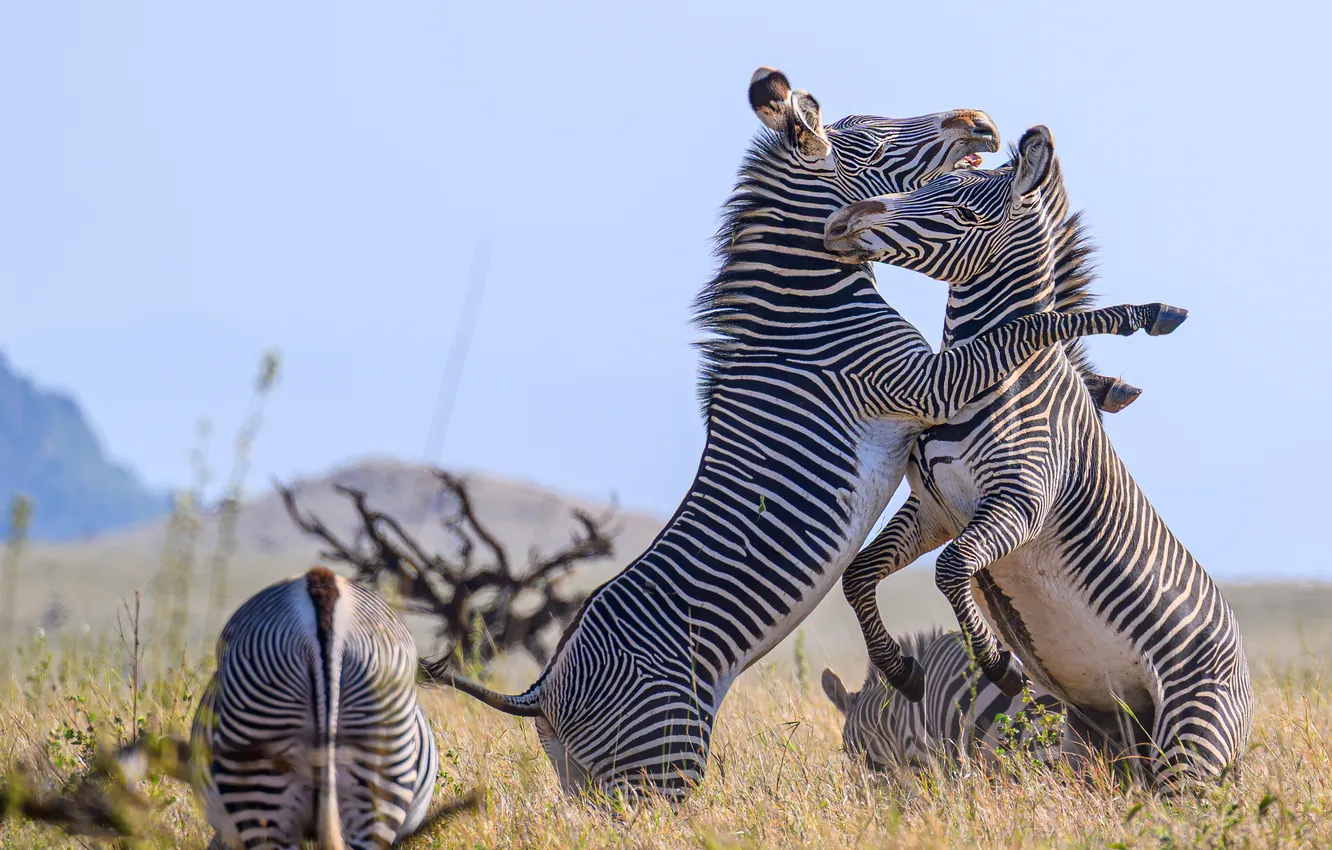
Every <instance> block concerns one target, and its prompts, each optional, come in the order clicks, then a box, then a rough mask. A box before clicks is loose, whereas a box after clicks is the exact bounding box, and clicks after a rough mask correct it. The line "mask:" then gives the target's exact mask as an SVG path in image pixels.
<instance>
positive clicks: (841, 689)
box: [823, 667, 851, 714]
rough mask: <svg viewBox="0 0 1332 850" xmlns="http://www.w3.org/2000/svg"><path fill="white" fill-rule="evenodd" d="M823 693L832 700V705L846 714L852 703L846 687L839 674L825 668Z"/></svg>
mask: <svg viewBox="0 0 1332 850" xmlns="http://www.w3.org/2000/svg"><path fill="white" fill-rule="evenodd" d="M823 692H824V693H825V694H827V695H828V699H830V700H832V704H833V705H835V706H837V710H838V711H840V712H842V713H843V714H846V711H847V707H848V706H849V705H850V703H851V701H850V700H849V699H848V698H847V695H846V686H845V685H843V684H842V680H841V679H839V678H838V677H837V674H836V673H834V672H833V671H832V670H829V669H828V668H827V667H824V668H823Z"/></svg>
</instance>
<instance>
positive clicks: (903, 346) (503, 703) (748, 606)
mask: <svg viewBox="0 0 1332 850" xmlns="http://www.w3.org/2000/svg"><path fill="white" fill-rule="evenodd" d="M749 99H750V104H751V105H752V107H753V108H754V111H755V112H756V113H757V114H758V116H759V118H760V120H761V121H762V122H763V123H764V124H765V125H766V126H767V127H768V128H769V130H770V131H771V132H768V133H764V134H763V135H762V136H761V137H760V138H759V139H758V140H757V141H756V143H755V144H754V146H753V147H752V149H751V150H750V153H749V155H748V156H747V157H746V159H745V162H744V165H743V167H742V168H741V173H740V178H739V184H738V186H737V188H736V190H735V194H734V195H733V196H732V198H731V200H730V201H729V203H728V204H727V207H726V211H725V220H724V223H723V225H722V227H721V230H720V232H719V234H718V253H719V254H720V256H721V268H720V270H719V271H718V273H717V275H716V277H715V278H714V279H713V280H712V282H711V283H710V284H709V285H708V286H707V287H706V288H705V289H704V291H703V293H702V295H700V297H699V298H698V301H697V307H698V315H699V322H700V324H701V325H702V326H703V327H704V328H705V329H707V330H709V331H711V332H712V333H714V334H716V336H717V338H716V339H714V340H712V341H710V342H707V343H705V344H704V363H705V365H704V370H703V376H702V393H701V394H702V397H703V405H704V412H705V417H706V423H707V441H706V445H705V447H704V451H703V456H702V458H701V460H700V463H699V468H698V471H697V473H696V476H695V478H694V481H693V483H692V485H691V486H690V489H689V492H688V494H687V495H686V496H685V498H684V501H683V502H682V503H681V505H680V506H679V507H678V508H677V509H676V512H675V514H674V515H673V516H672V517H671V519H670V520H669V522H668V523H667V525H666V527H665V528H664V529H663V530H662V532H661V533H660V534H659V535H658V536H657V538H656V540H655V541H653V543H652V544H651V547H650V548H649V549H648V550H647V551H646V552H645V553H643V554H642V555H641V556H639V558H638V559H637V560H635V561H634V562H633V563H632V564H630V565H629V566H628V567H627V568H626V569H625V570H624V571H623V572H621V573H620V574H619V575H617V576H616V577H615V578H613V579H612V580H611V581H609V582H607V583H606V584H604V585H602V586H601V587H600V588H599V589H598V590H597V591H596V592H595V593H594V594H592V595H591V596H590V597H589V598H588V600H587V601H586V602H585V603H584V605H583V607H582V609H581V610H580V612H579V614H578V616H577V617H576V618H575V620H574V621H573V622H572V623H571V624H570V625H569V627H568V628H567V629H566V630H565V632H564V635H563V636H562V638H561V640H560V642H559V644H558V645H557V647H556V649H555V653H554V656H553V657H552V659H551V660H550V662H549V663H548V664H547V665H546V667H545V669H544V670H542V672H541V674H540V676H539V677H538V678H537V680H536V682H535V683H534V684H533V685H532V686H531V687H530V688H529V689H528V690H527V691H526V692H525V693H523V694H520V695H516V696H511V695H505V694H498V693H495V692H494V691H491V690H489V689H487V688H484V687H482V686H480V685H478V684H476V683H474V682H469V681H465V680H463V679H461V678H456V677H454V676H453V675H452V674H451V673H450V672H449V671H448V659H442V660H440V661H438V662H435V663H434V664H429V665H426V668H425V673H426V675H427V677H434V678H435V679H437V680H440V681H444V682H446V683H449V684H452V685H453V686H454V687H457V688H459V689H460V690H463V691H464V692H466V693H468V694H471V695H472V696H474V697H476V698H478V699H480V700H482V701H484V702H485V703H486V704H488V705H490V706H492V707H494V708H497V709H499V710H501V711H504V712H507V713H509V714H514V715H518V716H525V717H533V718H535V719H536V728H537V734H538V737H539V738H540V740H541V743H542V746H543V747H544V749H545V751H546V753H547V755H548V756H549V758H550V760H551V762H552V763H553V764H554V766H555V769H556V771H557V773H558V774H559V778H560V783H561V786H562V788H563V789H564V790H565V791H566V792H577V791H580V790H583V789H584V788H586V787H587V786H588V785H592V786H595V787H596V788H597V789H599V790H601V791H604V792H606V793H610V794H617V793H620V792H623V793H625V794H626V795H627V796H630V797H634V796H638V794H639V793H640V792H643V791H652V792H659V793H661V794H664V795H666V796H668V797H670V798H672V799H675V800H679V799H682V798H683V797H684V796H685V795H686V794H687V793H688V792H689V789H690V788H691V787H692V786H693V785H694V784H695V783H697V782H698V781H699V780H700V779H701V778H702V777H703V775H704V771H705V767H706V762H707V753H708V746H709V742H710V739H711V736H712V730H713V720H714V718H715V717H716V713H717V711H718V709H719V708H720V706H721V702H722V700H723V698H724V697H725V695H726V693H727V690H728V689H729V688H730V686H731V684H732V683H733V682H734V681H735V679H736V677H737V676H739V675H740V673H741V672H742V671H743V670H744V669H745V668H747V667H748V666H749V665H751V664H753V663H754V662H755V661H756V660H757V659H759V658H760V657H761V656H763V654H764V653H766V652H767V651H768V650H769V649H771V648H772V647H773V646H775V645H776V644H777V643H778V642H779V641H780V640H781V639H782V638H784V637H785V636H786V635H787V634H789V633H790V632H791V630H792V629H794V628H795V626H796V624H798V623H799V622H800V621H801V620H802V619H804V617H805V616H806V615H807V614H808V613H809V612H810V610H812V609H813V608H814V606H815V605H817V604H818V603H819V601H820V600H821V599H822V598H823V597H824V595H825V594H826V593H827V592H828V590H829V589H831V588H832V586H833V585H834V584H835V583H836V582H837V580H838V578H839V577H840V576H841V573H842V570H843V569H845V567H846V565H847V564H849V563H850V562H851V559H852V557H854V555H855V553H856V551H857V550H858V549H859V548H860V545H861V543H863V542H864V540H865V537H866V536H867V535H868V534H869V531H870V529H871V527H872V526H873V524H874V522H875V520H876V519H877V518H878V516H879V515H880V513H881V512H882V511H883V510H884V508H885V507H886V506H887V503H888V500H889V498H890V497H891V496H892V494H893V491H894V490H895V489H896V488H897V485H898V483H899V482H900V481H901V476H902V468H903V466H904V464H905V461H906V454H907V452H908V451H909V449H910V447H911V445H912V442H913V440H914V438H915V436H916V435H917V434H919V433H920V431H921V430H922V429H923V428H924V427H925V426H926V425H927V424H929V423H931V422H941V421H944V420H945V419H947V418H948V417H949V416H951V415H952V413H953V412H954V411H956V410H957V409H959V408H960V407H961V406H962V405H963V404H964V403H965V402H966V401H967V400H968V399H969V398H971V397H972V396H974V395H975V394H976V393H978V392H980V391H981V390H983V389H984V388H986V387H988V386H991V385H992V384H993V383H994V382H995V381H997V380H999V379H1000V378H1002V377H1003V376H1004V375H1005V374H1007V372H1008V371H1009V370H1010V369H1012V368H1014V367H1016V366H1017V365H1018V364H1020V363H1022V362H1023V361H1025V360H1026V359H1027V358H1028V357H1029V356H1031V355H1032V354H1033V353H1034V352H1036V351H1038V350H1039V349H1041V348H1042V347H1044V346H1046V345H1050V344H1053V343H1054V342H1055V341H1057V340H1066V339H1070V338H1072V337H1074V336H1078V335H1084V334H1089V333H1107V332H1113V333H1123V334H1129V333H1132V332H1133V331H1134V330H1135V329H1142V328H1148V329H1150V330H1151V331H1152V332H1161V331H1162V330H1166V329H1169V328H1170V327H1172V326H1173V324H1174V323H1175V321H1176V319H1177V317H1178V316H1179V315H1180V314H1179V312H1178V311H1175V310H1174V308H1169V307H1165V306H1164V305H1159V304H1158V305H1148V306H1139V307H1127V306H1123V307H1116V308H1110V309H1108V310H1103V311H1095V312H1082V313H1075V314H1070V315H1059V316H1057V315H1053V314H1042V315H1038V316H1032V317H1029V318H1027V319H1023V320H1019V321H1018V322H1017V323H1015V324H1012V325H1005V326H1004V327H1001V328H996V329H995V330H994V331H993V332H991V333H990V334H987V335H985V336H984V337H983V338H981V339H978V340H976V341H975V342H973V343H972V344H971V345H970V346H966V347H962V348H956V349H953V350H951V351H948V352H944V353H943V354H939V355H936V354H935V353H934V352H933V351H932V350H931V349H930V347H929V345H928V344H927V343H926V342H925V340H924V338H923V337H922V336H921V335H920V333H919V331H917V330H916V329H915V327H913V326H912V325H911V324H910V323H909V322H907V321H906V320H905V319H903V318H902V316H901V315H899V314H898V313H897V312H896V311H894V310H893V309H892V308H891V307H889V306H888V305H887V304H886V303H884V301H883V299H882V297H881V296H880V295H879V293H878V291H877V290H876V289H875V287H874V278H873V276H872V273H871V271H870V269H869V267H868V266H860V267H854V268H848V267H846V266H844V265H842V264H840V263H839V262H838V261H837V258H836V257H835V256H834V255H832V254H830V253H828V252H827V251H825V250H824V248H823V222H824V220H825V219H826V218H827V216H828V215H830V214H831V213H832V212H834V211H835V210H836V209H838V208H840V207H842V206H844V205H845V204H847V203H850V202H852V201H855V200H859V199H861V198H867V197H871V196H872V195H875V194H880V193H882V192H886V191H896V190H900V189H906V188H910V187H913V186H916V185H919V184H921V183H924V182H925V181H927V180H930V179H932V178H934V177H937V176H938V175H940V174H942V173H945V172H947V171H949V170H950V169H952V168H954V167H957V166H959V165H961V166H963V167H970V166H974V165H975V163H976V161H977V160H978V159H979V157H978V156H976V155H975V154H976V152H977V151H982V150H984V151H990V150H996V149H997V148H998V139H997V137H996V131H995V129H994V125H993V123H992V122H991V121H990V119H989V117H988V116H986V115H985V114H984V113H981V112H976V111H972V110H958V111H954V112H944V113H938V114H934V115H926V116H923V117H919V118H908V119H883V118H870V117H866V116H852V117H850V118H846V119H843V120H842V121H839V122H837V123H835V124H833V125H831V126H828V127H825V126H824V125H823V123H822V121H821V118H820V112H819V105H818V103H817V102H816V101H815V100H814V98H813V97H811V96H810V95H809V94H808V93H806V92H804V91H792V90H791V88H790V86H789V84H788V83H787V80H786V77H785V76H784V75H783V74H781V72H779V71H774V70H772V69H768V68H762V69H760V70H759V71H758V72H757V73H756V74H755V75H754V77H753V78H752V80H751V83H750V88H749ZM1084 392H1085V391H1084Z"/></svg>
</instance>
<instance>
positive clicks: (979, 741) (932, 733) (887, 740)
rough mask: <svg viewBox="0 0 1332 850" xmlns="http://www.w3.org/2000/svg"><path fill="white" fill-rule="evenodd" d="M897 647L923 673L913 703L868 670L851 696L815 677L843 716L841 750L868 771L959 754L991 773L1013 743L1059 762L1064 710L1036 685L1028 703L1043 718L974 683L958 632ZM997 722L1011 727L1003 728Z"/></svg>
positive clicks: (919, 636)
mask: <svg viewBox="0 0 1332 850" xmlns="http://www.w3.org/2000/svg"><path fill="white" fill-rule="evenodd" d="M902 647H903V651H904V652H905V653H907V654H909V655H911V656H913V657H915V658H917V659H919V663H920V666H921V668H922V669H923V670H924V672H925V681H926V683H927V686H926V691H925V698H924V699H923V700H921V701H919V702H912V701H911V700H908V699H905V698H903V697H902V696H901V695H900V694H896V693H894V692H893V691H892V690H890V689H889V688H888V687H887V686H886V685H885V684H884V681H883V679H882V678H881V677H880V676H879V675H878V673H876V672H875V670H874V666H873V665H870V669H869V673H868V675H867V676H866V677H865V684H864V686H863V687H862V688H861V689H860V690H859V691H856V692H848V691H847V689H846V686H844V685H843V684H842V680H841V679H840V678H838V676H837V674H836V673H834V672H833V671H832V670H827V669H825V670H824V671H823V692H824V693H825V694H827V695H828V699H830V700H832V703H833V705H835V706H837V710H838V711H840V712H841V713H842V714H843V715H844V716H845V720H844V722H843V725H842V745H843V747H844V748H845V749H846V751H847V752H848V753H851V754H853V755H859V756H861V757H862V758H864V760H865V765H866V767H868V768H869V769H870V770H872V771H876V772H880V773H884V772H888V771H889V770H891V769H892V768H895V767H911V768H921V767H926V766H928V765H931V764H934V763H937V762H939V761H945V762H956V761H957V759H958V757H959V756H962V755H966V756H968V757H970V758H977V757H979V758H980V759H981V760H982V761H983V762H984V763H985V764H987V765H990V766H993V765H994V764H996V763H997V760H998V753H999V751H1000V749H1001V748H1006V747H1011V746H1013V745H1014V744H1017V745H1019V746H1023V747H1027V748H1029V750H1030V752H1031V754H1032V755H1033V756H1034V757H1035V758H1037V759H1039V760H1040V761H1043V762H1045V763H1047V764H1050V763H1053V762H1054V761H1055V760H1056V759H1058V758H1059V757H1060V755H1061V745H1062V743H1063V736H1062V735H1061V734H1060V732H1061V727H1062V721H1063V714H1064V708H1063V706H1062V705H1061V704H1060V702H1059V700H1058V699H1056V698H1055V697H1054V696H1052V695H1051V694H1049V693H1048V692H1047V691H1045V690H1044V689H1043V688H1041V687H1040V686H1039V685H1033V686H1032V687H1031V689H1030V690H1031V701H1032V702H1033V703H1034V704H1035V705H1037V706H1039V707H1040V708H1042V709H1044V712H1045V714H1044V715H1043V716H1042V714H1041V712H1039V711H1032V710H1030V709H1029V708H1028V706H1027V704H1026V703H1024V702H1023V697H1022V696H1009V695H1008V694H1005V693H1004V692H1003V691H1001V690H999V686H998V685H996V684H994V683H993V682H991V681H989V680H988V679H986V678H985V677H984V676H982V675H981V672H980V668H978V667H977V666H976V664H975V662H974V661H973V660H972V658H971V655H970V654H969V653H968V652H967V646H966V643H965V641H964V640H963V638H962V635H961V633H959V632H956V631H953V632H948V633H945V632H944V631H943V630H942V629H939V628H935V629H926V630H922V631H918V632H913V633H912V634H910V635H908V636H907V637H905V638H904V639H903V640H902ZM1001 715H1003V716H1006V717H1008V718H1009V719H1010V720H1011V721H1013V725H1011V726H1010V727H1008V728H1007V729H1006V728H1005V724H1004V723H1003V722H1002V721H1001V720H1000V716H1001ZM1019 718H1026V719H1027V725H1025V726H1024V724H1023V721H1022V720H1020V719H1019ZM1043 718H1044V719H1043ZM1033 726H1034V727H1035V728H1033ZM1013 736H1016V740H1010V738H1011V737H1013Z"/></svg>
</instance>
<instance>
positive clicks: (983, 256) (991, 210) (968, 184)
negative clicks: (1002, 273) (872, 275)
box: [823, 126, 1068, 283]
mask: <svg viewBox="0 0 1332 850" xmlns="http://www.w3.org/2000/svg"><path fill="white" fill-rule="evenodd" d="M1062 188H1063V185H1062V177H1061V175H1060V174H1059V166H1058V161H1057V160H1056V158H1055V154H1054V140H1053V139H1052V138H1051V136H1050V131H1049V129H1048V128H1046V127H1044V126H1036V127H1032V128H1031V129H1030V130H1028V131H1027V132H1026V133H1025V134H1024V135H1023V136H1022V140H1021V141H1020V142H1019V143H1018V146H1017V150H1016V152H1015V155H1014V157H1013V159H1012V161H1010V162H1009V163H1007V164H1005V165H1003V166H1001V167H1000V168H997V169H992V170H974V171H972V170H968V171H961V172H955V173H950V174H945V175H943V176H941V177H939V178H938V179H937V180H934V181H932V182H930V183H927V184H926V185H924V186H921V187H919V188H917V189H915V190H913V191H909V192H905V193H890V194H884V195H880V196H879V197H877V198H872V199H869V200H865V201H859V202H856V203H852V204H850V205H848V206H846V207H843V208H842V209H840V210H838V211H837V212H836V213H833V214H832V215H831V216H829V217H828V221H827V223H826V224H825V225H824V231H823V232H824V240H823V242H824V246H825V247H826V248H827V249H828V250H829V251H832V252H833V253H836V254H838V255H840V256H841V257H842V258H843V259H845V260H847V261H849V262H865V261H867V260H875V261H878V262H883V263H889V264H891V265H894V266H901V267H902V268H907V269H912V270H914V271H919V272H923V273H925V274H927V275H929V276H930V277H932V278H934V279H935V280H942V281H947V282H950V283H967V282H969V281H972V280H974V279H975V278H976V277H977V276H978V275H979V274H980V273H981V272H982V271H984V270H986V269H993V268H1002V267H1005V265H1006V264H1005V263H1004V259H1005V257H1004V255H1005V254H1006V253H1008V252H1010V251H1022V252H1024V253H1030V251H1031V248H1032V244H1033V240H1045V241H1047V242H1048V241H1049V239H1050V235H1051V234H1052V233H1053V229H1054V228H1056V227H1058V226H1059V225H1060V224H1061V222H1062V221H1063V219H1064V215H1065V213H1066V212H1067V206H1068V205H1067V201H1066V199H1065V197H1064V195H1063V191H1062ZM1037 244H1039V242H1038V243H1037ZM1045 262H1046V263H1052V258H1051V256H1050V252H1045ZM1029 271H1030V270H1029Z"/></svg>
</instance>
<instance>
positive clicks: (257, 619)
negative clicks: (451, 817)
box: [191, 567, 439, 850]
mask: <svg viewBox="0 0 1332 850" xmlns="http://www.w3.org/2000/svg"><path fill="white" fill-rule="evenodd" d="M416 674H417V656H416V644H415V642H414V641H413V640H412V636H411V634H410V633H409V632H408V631H407V628H406V626H404V625H403V623H402V621H401V620H400V619H399V618H398V617H397V615H396V614H394V613H393V611H392V610H390V609H389V607H388V606H387V605H386V604H385V603H384V601H383V600H382V599H380V598H379V597H378V596H376V595H375V594H374V593H372V592H370V591H368V590H366V589H364V588H362V587H360V586H359V585H357V584H355V583H354V582H350V581H348V580H346V579H344V578H342V577H340V576H335V575H334V574H333V573H332V572H330V571H328V570H326V569H323V568H320V567H316V568H315V569H312V570H310V571H309V572H308V573H306V574H305V575H303V576H297V577H295V578H291V579H288V580H286V581H282V582H278V583H277V584H274V585H272V586H270V587H268V588H265V589H264V590H261V591H260V592H259V593H258V594H256V595H255V596H253V597H251V598H250V599H249V600H248V601H246V602H245V604H244V605H242V606H241V607H240V609H239V610H237V611H236V613H235V614H234V615H233V616H232V618H231V619H230V620H229V621H228V622H227V625H226V626H225V627H224V628H223V630H222V635H221V637H220V638H219V639H218V648H217V673H216V674H215V675H214V676H213V679H212V681H210V682H209V683H208V687H207V688H206V689H205V691H204V694H203V697H202V699H201V701H200V704H199V708H198V709H197V710H196V713H195V718H194V728H193V732H192V736H191V746H192V748H193V749H194V752H195V757H194V759H193V784H194V787H195V789H196V791H198V793H199V794H200V796H201V797H202V798H203V801H204V807H205V810H206V812H207V817H208V822H209V823H210V824H211V825H212V826H213V828H214V829H215V830H216V832H217V837H216V838H215V839H214V846H220V847H227V848H259V847H264V848H269V847H272V848H278V847H283V848H286V847H290V848H295V847H299V846H301V844H302V842H304V841H316V842H318V845H319V846H320V847H321V848H324V850H337V849H338V848H344V847H345V848H357V850H361V848H365V850H369V848H386V847H389V846H391V845H393V844H394V843H396V842H397V841H398V840H399V839H401V838H402V837H404V836H406V835H408V834H409V833H411V832H412V831H413V830H415V829H416V827H417V826H419V825H420V823H421V821H422V819H423V818H424V817H425V814H426V808H427V806H428V805H429V803H430V799H431V797H432V795H433V792H434V783H435V774H436V772H437V769H438V760H439V757H438V752H437V750H436V745H435V739H434V736H433V734H432V733H431V731H430V727H429V725H428V724H427V722H426V719H425V715H424V713H423V712H422V711H421V707H420V705H419V703H418V702H417V699H416Z"/></svg>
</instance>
